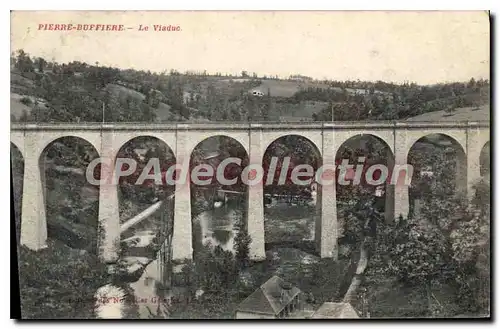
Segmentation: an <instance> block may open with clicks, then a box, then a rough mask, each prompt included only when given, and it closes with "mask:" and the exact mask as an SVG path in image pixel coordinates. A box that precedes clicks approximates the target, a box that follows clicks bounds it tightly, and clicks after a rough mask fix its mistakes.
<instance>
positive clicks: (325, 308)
mask: <svg viewBox="0 0 500 329" xmlns="http://www.w3.org/2000/svg"><path fill="white" fill-rule="evenodd" d="M306 299H307V294H305V293H303V292H302V291H301V290H300V289H299V288H297V287H294V286H293V285H292V284H290V283H288V282H285V281H283V279H281V278H279V277H277V276H273V277H272V278H270V279H269V280H267V281H266V283H264V284H263V285H261V286H260V287H259V288H258V289H257V290H255V291H254V292H253V293H252V294H251V295H250V296H248V297H247V298H246V299H245V300H244V301H243V302H241V304H240V305H239V306H238V308H237V309H236V319H283V318H288V319H311V318H312V319H355V318H359V317H360V316H359V314H358V312H357V311H356V310H355V309H354V308H353V307H352V305H351V304H349V303H331V302H326V303H324V304H323V305H321V307H320V308H319V309H317V310H314V308H313V307H312V306H311V305H310V304H309V303H307V301H306Z"/></svg>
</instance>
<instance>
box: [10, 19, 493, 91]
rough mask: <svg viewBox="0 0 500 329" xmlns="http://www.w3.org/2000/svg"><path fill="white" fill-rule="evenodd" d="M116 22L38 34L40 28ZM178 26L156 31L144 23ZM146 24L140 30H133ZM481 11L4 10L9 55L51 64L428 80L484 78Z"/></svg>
mask: <svg viewBox="0 0 500 329" xmlns="http://www.w3.org/2000/svg"><path fill="white" fill-rule="evenodd" d="M46 23H52V24H64V23H66V24H68V23H72V24H123V25H124V26H125V27H126V28H127V29H126V30H125V31H123V32H118V31H43V30H38V26H39V24H46ZM161 24H163V25H174V26H180V29H181V30H180V31H177V32H155V31H153V25H161ZM140 25H143V27H144V26H149V30H148V31H139V26H140ZM489 33H490V32H489V16H488V13H487V12H484V11H475V12H465V11H464V12H437V11H435V12H398V11H394V12H359V11H352V12H342V11H340V12H332V11H330V12H328V11H323V12H321V11H317V12H313V11H303V12H297V11H295V12H293V11H282V12H272V11H250V12H242V11H225V12H223V11H219V12H216V11H212V12H201V11H191V12H189V11H178V12H174V11H166V12H159V11H136V12H135V11H126V12H125V11H115V12H102V11H81V12H76V11H73V12H65V11H52V12H49V11H37V12H29V11H28V12H20V11H14V12H12V13H11V51H15V50H17V49H23V50H24V51H25V52H27V53H29V54H30V55H32V56H40V57H44V58H45V59H47V60H55V61H57V62H70V61H74V60H77V61H82V62H87V63H95V62H99V65H106V66H113V67H119V68H134V69H143V70H151V71H154V72H161V71H164V70H167V71H170V69H176V70H178V71H181V72H183V71H186V70H195V71H203V70H207V72H209V73H215V72H221V73H232V74H240V73H241V71H242V70H245V71H248V72H250V73H251V72H257V73H258V74H259V75H264V74H266V75H276V74H277V75H279V76H280V77H288V76H289V75H291V74H302V75H306V76H311V77H313V78H317V79H325V78H328V79H334V80H357V79H359V80H369V81H375V80H382V81H387V82H396V83H402V82H405V81H409V82H416V83H418V84H433V83H440V82H451V81H468V80H469V79H470V78H471V77H474V78H476V79H479V78H485V79H489V75H490V69H489V68H490V46H489V44H490V34H489Z"/></svg>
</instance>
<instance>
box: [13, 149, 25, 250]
mask: <svg viewBox="0 0 500 329" xmlns="http://www.w3.org/2000/svg"><path fill="white" fill-rule="evenodd" d="M10 154H11V156H10V158H11V162H10V169H11V177H10V182H11V193H12V202H13V207H14V225H15V231H16V242H17V245H20V243H21V224H22V222H21V218H22V200H23V187H24V186H23V181H24V157H23V155H22V153H21V150H20V149H19V148H18V147H17V146H16V145H15V144H14V143H13V142H11V143H10Z"/></svg>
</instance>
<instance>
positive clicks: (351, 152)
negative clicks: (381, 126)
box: [335, 133, 398, 253]
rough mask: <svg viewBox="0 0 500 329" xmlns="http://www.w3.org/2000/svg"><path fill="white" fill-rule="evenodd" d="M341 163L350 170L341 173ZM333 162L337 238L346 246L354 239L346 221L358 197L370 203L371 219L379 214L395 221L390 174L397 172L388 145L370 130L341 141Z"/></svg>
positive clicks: (358, 200) (389, 145)
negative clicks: (349, 167) (335, 167)
mask: <svg viewBox="0 0 500 329" xmlns="http://www.w3.org/2000/svg"><path fill="white" fill-rule="evenodd" d="M346 160H347V161H346ZM342 162H347V164H349V165H352V167H351V168H352V169H348V170H345V176H344V174H343V173H342V171H344V169H342V170H341V167H339V166H341V165H342ZM335 163H336V165H337V173H336V174H337V181H336V191H335V193H336V200H337V218H338V219H339V229H340V231H341V232H342V233H341V234H340V236H341V238H340V240H339V241H340V244H341V245H344V246H346V245H349V244H351V243H353V242H354V241H352V240H351V237H352V236H351V235H350V233H351V231H350V228H349V227H348V226H346V224H347V223H346V220H347V219H348V217H349V216H350V214H351V209H352V207H355V206H358V205H359V202H360V201H361V200H362V201H364V202H369V204H367V205H366V207H367V208H366V209H365V210H366V211H372V212H373V215H371V216H369V217H370V218H373V219H376V216H377V215H380V217H382V218H385V220H386V221H393V220H394V184H393V174H398V173H393V169H394V154H393V151H392V148H391V144H388V143H387V140H386V139H384V138H381V137H380V136H379V135H378V134H372V133H359V134H355V135H352V136H351V137H349V138H348V139H346V140H344V141H343V143H342V144H340V145H339V146H338V148H337V150H336V152H335ZM373 168H378V169H376V170H374V169H373ZM344 177H345V178H344ZM374 184H376V185H374ZM367 219H368V218H367ZM375 223H376V220H374V221H372V223H370V225H371V224H373V226H371V227H373V228H375ZM363 224H364V223H362V225H363ZM342 252H343V251H342V250H341V253H342Z"/></svg>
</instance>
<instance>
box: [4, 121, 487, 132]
mask: <svg viewBox="0 0 500 329" xmlns="http://www.w3.org/2000/svg"><path fill="white" fill-rule="evenodd" d="M489 126H490V121H441V122H439V121H356V122H348V121H346V122H313V123H311V122H304V123H283V122H250V123H242V122H232V123H231V122H223V123H221V122H214V123H144V122H127V123H122V122H109V123H99V122H87V123H78V124H75V123H12V124H11V130H12V131H25V130H69V131H71V130H249V129H250V130H253V129H259V130H272V129H372V130H378V129H398V128H399V129H412V128H420V129H424V128H465V127H484V128H488V127H489Z"/></svg>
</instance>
